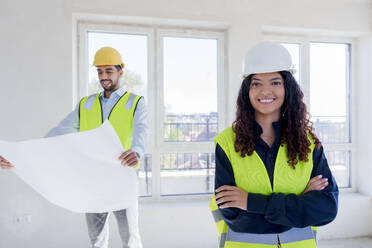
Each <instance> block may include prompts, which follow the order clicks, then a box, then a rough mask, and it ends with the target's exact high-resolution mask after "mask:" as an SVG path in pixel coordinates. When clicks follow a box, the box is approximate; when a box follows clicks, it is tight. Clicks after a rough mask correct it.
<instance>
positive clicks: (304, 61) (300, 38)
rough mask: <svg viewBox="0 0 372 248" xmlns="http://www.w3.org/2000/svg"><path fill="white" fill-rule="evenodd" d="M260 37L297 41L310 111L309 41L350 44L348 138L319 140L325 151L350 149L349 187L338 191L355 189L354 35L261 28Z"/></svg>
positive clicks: (304, 88) (346, 191) (302, 83)
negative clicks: (328, 142)
mask: <svg viewBox="0 0 372 248" xmlns="http://www.w3.org/2000/svg"><path fill="white" fill-rule="evenodd" d="M263 40H265V41H273V42H280V43H296V44H299V45H300V49H301V50H300V63H299V64H300V68H299V69H300V70H301V71H300V75H299V76H300V77H299V78H300V82H299V83H300V86H301V89H302V91H303V93H304V99H305V104H306V106H308V111H310V97H311V96H310V44H311V43H314V42H315V43H334V44H348V45H349V54H348V55H349V64H348V65H347V69H348V75H347V77H348V80H347V85H346V87H347V88H346V95H347V98H346V101H347V102H346V105H347V109H346V114H347V128H348V133H349V142H347V143H336V144H322V145H323V147H324V150H325V151H348V152H349V161H348V162H349V185H350V187H342V188H340V191H341V192H345V193H352V192H357V188H356V178H355V175H356V172H357V168H356V167H357V166H356V165H357V158H356V156H354V154H356V144H355V137H356V130H355V126H356V125H355V123H356V115H355V114H353V113H356V106H355V104H353V99H356V98H355V95H354V94H355V90H354V88H355V84H354V83H353V82H356V80H355V73H353V69H354V68H355V67H354V64H355V63H354V61H355V50H356V49H355V47H356V39H355V38H354V37H351V36H350V37H349V36H339V35H335V36H332V35H327V36H326V35H320V34H319V35H317V34H307V35H306V34H302V33H299V34H295V33H291V34H287V33H272V32H264V33H263Z"/></svg>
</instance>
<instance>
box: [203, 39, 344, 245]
mask: <svg viewBox="0 0 372 248" xmlns="http://www.w3.org/2000/svg"><path fill="white" fill-rule="evenodd" d="M291 68H292V61H291V57H290V54H289V53H288V51H287V50H286V49H285V48H284V47H283V46H281V45H279V44H276V43H271V42H263V43H260V44H258V45H257V46H255V47H254V48H252V49H251V50H250V51H249V52H248V54H247V56H246V57H245V66H244V73H245V78H244V80H243V82H242V85H241V88H240V90H239V96H238V99H237V112H236V119H235V121H234V123H233V125H232V127H229V128H227V129H225V130H224V131H223V132H221V133H220V134H219V135H217V136H216V138H215V144H216V174H215V177H216V178H215V189H216V190H215V197H214V198H213V199H212V201H211V205H210V207H211V210H212V214H213V216H214V218H215V221H216V224H217V227H218V233H219V238H220V246H219V247H225V248H229V247H239V248H243V247H255V248H260V247H265V248H267V247H275V248H276V247H282V248H286V247H288V248H290V247H295V248H301V247H303V248H305V247H306V248H314V247H316V232H317V228H316V227H315V226H321V225H325V224H328V223H329V222H331V221H332V220H333V219H334V218H335V217H336V214H337V200H338V188H337V185H336V182H335V180H334V178H333V176H332V174H331V171H330V169H329V166H328V164H327V160H326V158H325V155H324V151H323V147H322V145H321V142H320V141H319V139H318V138H317V136H316V135H315V133H314V131H313V129H312V126H311V123H310V121H309V119H308V113H307V111H306V106H305V104H304V102H303V93H302V92H301V89H300V87H299V85H298V84H297V82H296V80H295V79H294V77H293V75H292V74H291Z"/></svg>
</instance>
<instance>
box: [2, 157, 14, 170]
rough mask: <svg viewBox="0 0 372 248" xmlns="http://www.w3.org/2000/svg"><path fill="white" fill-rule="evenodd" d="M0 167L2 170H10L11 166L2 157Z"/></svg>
mask: <svg viewBox="0 0 372 248" xmlns="http://www.w3.org/2000/svg"><path fill="white" fill-rule="evenodd" d="M0 167H1V168H2V169H11V168H12V167H13V165H12V164H11V163H10V162H9V161H8V160H6V159H5V158H4V157H2V156H0Z"/></svg>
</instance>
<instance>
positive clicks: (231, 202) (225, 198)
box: [215, 185, 248, 210]
mask: <svg viewBox="0 0 372 248" xmlns="http://www.w3.org/2000/svg"><path fill="white" fill-rule="evenodd" d="M216 193H217V194H216V195H215V198H216V203H217V204H221V203H223V204H222V205H221V206H219V207H220V208H231V207H235V208H240V209H242V210H247V201H248V193H247V192H245V191H244V190H242V189H239V188H238V187H234V186H230V185H224V186H221V187H219V188H218V189H216Z"/></svg>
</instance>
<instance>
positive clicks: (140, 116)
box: [131, 97, 148, 158]
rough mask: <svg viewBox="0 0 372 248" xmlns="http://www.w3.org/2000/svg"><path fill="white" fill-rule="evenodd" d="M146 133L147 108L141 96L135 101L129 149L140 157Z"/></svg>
mask: <svg viewBox="0 0 372 248" xmlns="http://www.w3.org/2000/svg"><path fill="white" fill-rule="evenodd" d="M147 134H148V125H147V108H146V104H145V100H144V99H143V97H141V98H140V99H139V100H138V102H137V106H136V109H135V112H134V116H133V134H132V146H131V150H132V151H134V152H136V153H137V155H138V157H140V158H142V157H143V155H144V154H145V147H146V140H147Z"/></svg>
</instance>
